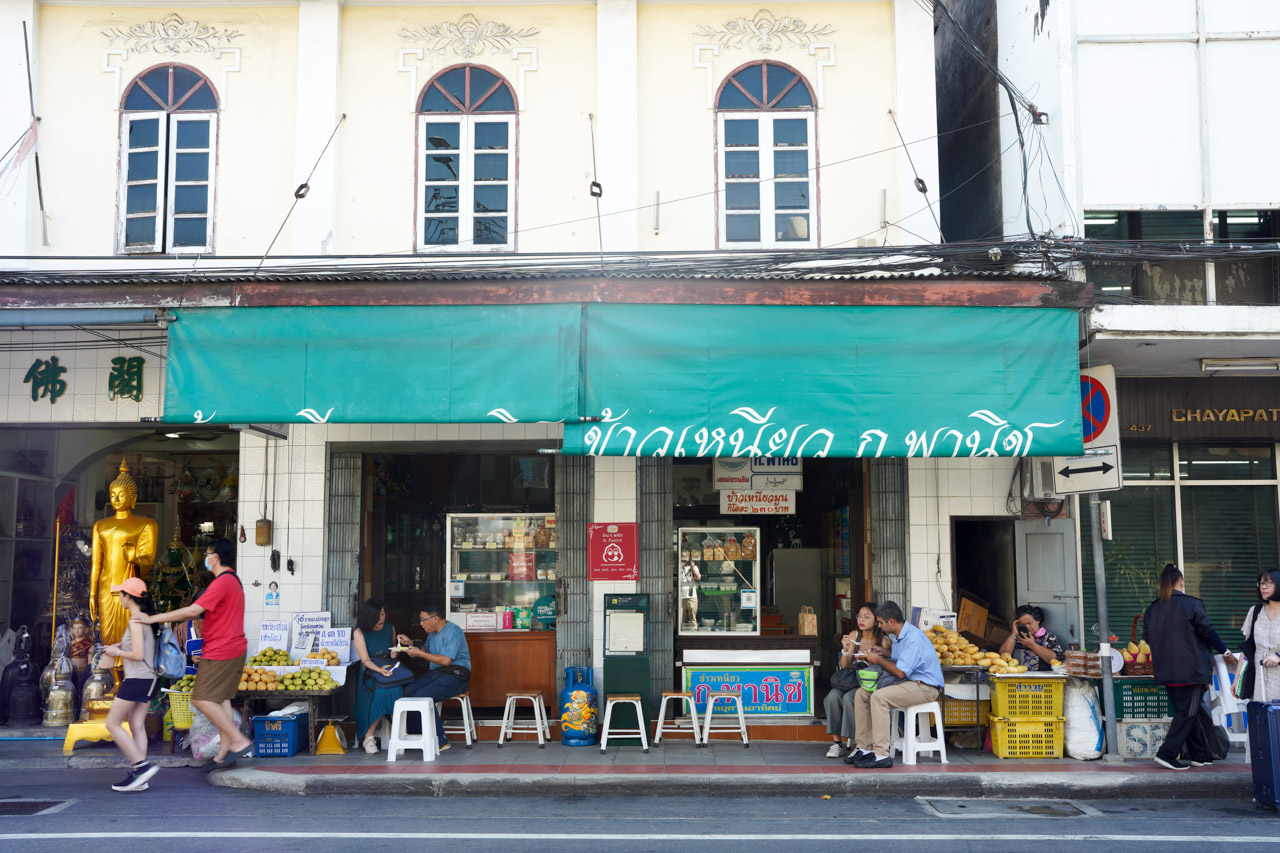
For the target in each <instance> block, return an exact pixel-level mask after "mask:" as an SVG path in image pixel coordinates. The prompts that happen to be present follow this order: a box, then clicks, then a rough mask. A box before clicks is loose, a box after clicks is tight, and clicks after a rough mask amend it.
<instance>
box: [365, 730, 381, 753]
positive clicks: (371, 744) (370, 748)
mask: <svg viewBox="0 0 1280 853" xmlns="http://www.w3.org/2000/svg"><path fill="white" fill-rule="evenodd" d="M364 751H365V752H367V753H369V754H370V755H377V754H378V739H377V738H375V737H374V736H373V735H369V737H367V738H365V739H364Z"/></svg>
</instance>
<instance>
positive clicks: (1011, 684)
mask: <svg viewBox="0 0 1280 853" xmlns="http://www.w3.org/2000/svg"><path fill="white" fill-rule="evenodd" d="M1065 684H1066V681H1065V680H1064V679H1061V678H1019V677H1018V676H1016V675H1015V676H1007V675H998V676H995V677H993V678H992V679H991V713H992V714H993V715H994V716H997V717H1018V718H1023V717H1061V716H1062V689H1063V685H1065Z"/></svg>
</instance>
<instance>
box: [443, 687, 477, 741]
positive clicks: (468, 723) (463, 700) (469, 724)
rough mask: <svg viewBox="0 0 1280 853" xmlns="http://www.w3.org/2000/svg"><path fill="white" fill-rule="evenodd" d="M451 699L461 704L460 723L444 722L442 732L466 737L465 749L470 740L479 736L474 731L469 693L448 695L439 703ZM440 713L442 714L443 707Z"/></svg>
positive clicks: (473, 718)
mask: <svg viewBox="0 0 1280 853" xmlns="http://www.w3.org/2000/svg"><path fill="white" fill-rule="evenodd" d="M451 701H452V702H457V703H458V704H459V705H461V706H462V725H458V726H452V725H449V724H448V723H445V726H444V733H445V734H447V735H457V734H460V735H462V736H463V737H465V738H466V739H467V749H470V748H471V742H472V741H476V740H480V736H479V735H478V734H477V733H476V716H475V714H474V713H472V711H471V694H470V693H469V692H463V693H459V694H458V695H457V696H449V697H446V698H445V699H442V700H441V704H442V705H443V704H444V703H445V702H451ZM441 713H442V714H443V708H442V709H441Z"/></svg>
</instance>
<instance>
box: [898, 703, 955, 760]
mask: <svg viewBox="0 0 1280 853" xmlns="http://www.w3.org/2000/svg"><path fill="white" fill-rule="evenodd" d="M892 713H893V718H894V727H893V731H894V732H896V733H897V735H898V736H897V737H896V738H894V741H893V744H892V745H891V746H890V747H889V755H890V757H892V756H893V753H894V752H901V753H902V763H903V764H915V763H916V756H918V755H919V754H920V753H922V752H936V753H938V757H939V759H940V760H941V762H942V763H943V764H946V763H947V741H946V737H945V736H944V733H943V730H942V705H940V704H938V703H937V702H925V703H923V704H920V705H909V706H907V707H906V708H894V709H893V711H892ZM929 714H932V715H933V724H934V725H935V726H937V728H938V734H937V736H936V737H929V736H928V734H927V732H928V729H927V728H926V729H925V732H926V734H924V735H921V734H920V731H919V728H920V724H921V723H923V724H924V725H925V726H926V727H927V726H928V725H929V720H928V715H929Z"/></svg>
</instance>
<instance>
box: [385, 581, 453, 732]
mask: <svg viewBox="0 0 1280 853" xmlns="http://www.w3.org/2000/svg"><path fill="white" fill-rule="evenodd" d="M418 624H420V625H421V626H422V630H423V631H425V632H426V633H427V641H426V643H425V645H426V648H425V649H419V648H417V647H416V646H414V645H412V644H411V642H410V641H409V638H408V637H407V636H405V635H404V634H401V635H400V636H399V637H397V638H396V639H397V641H398V642H399V643H400V645H401V646H406V647H408V648H407V650H406V651H405V654H407V655H408V656H409V657H412V658H421V659H422V660H425V661H428V662H429V663H430V664H431V668H430V669H429V670H428V671H427V672H425V673H423V674H422V675H420V676H418V677H417V678H415V679H414V680H413V681H411V682H409V683H408V684H406V685H405V687H404V695H405V696H413V697H415V698H416V697H423V696H425V697H427V698H430V699H434V700H436V714H435V716H436V738H437V739H438V740H439V743H440V749H442V750H445V749H448V748H449V739H448V738H447V737H445V734H444V720H443V719H442V716H441V714H440V703H441V702H443V701H444V700H445V699H448V698H450V697H452V696H459V695H461V694H463V693H465V692H466V691H467V682H468V681H470V679H471V653H470V652H468V651H467V635H466V634H464V633H463V631H462V629H461V628H459V627H458V626H457V625H455V624H453V623H452V622H450V621H449V620H448V619H445V618H444V608H442V607H440V606H438V605H429V606H427V607H424V608H422V609H421V610H420V611H418ZM393 656H394V653H393Z"/></svg>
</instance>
